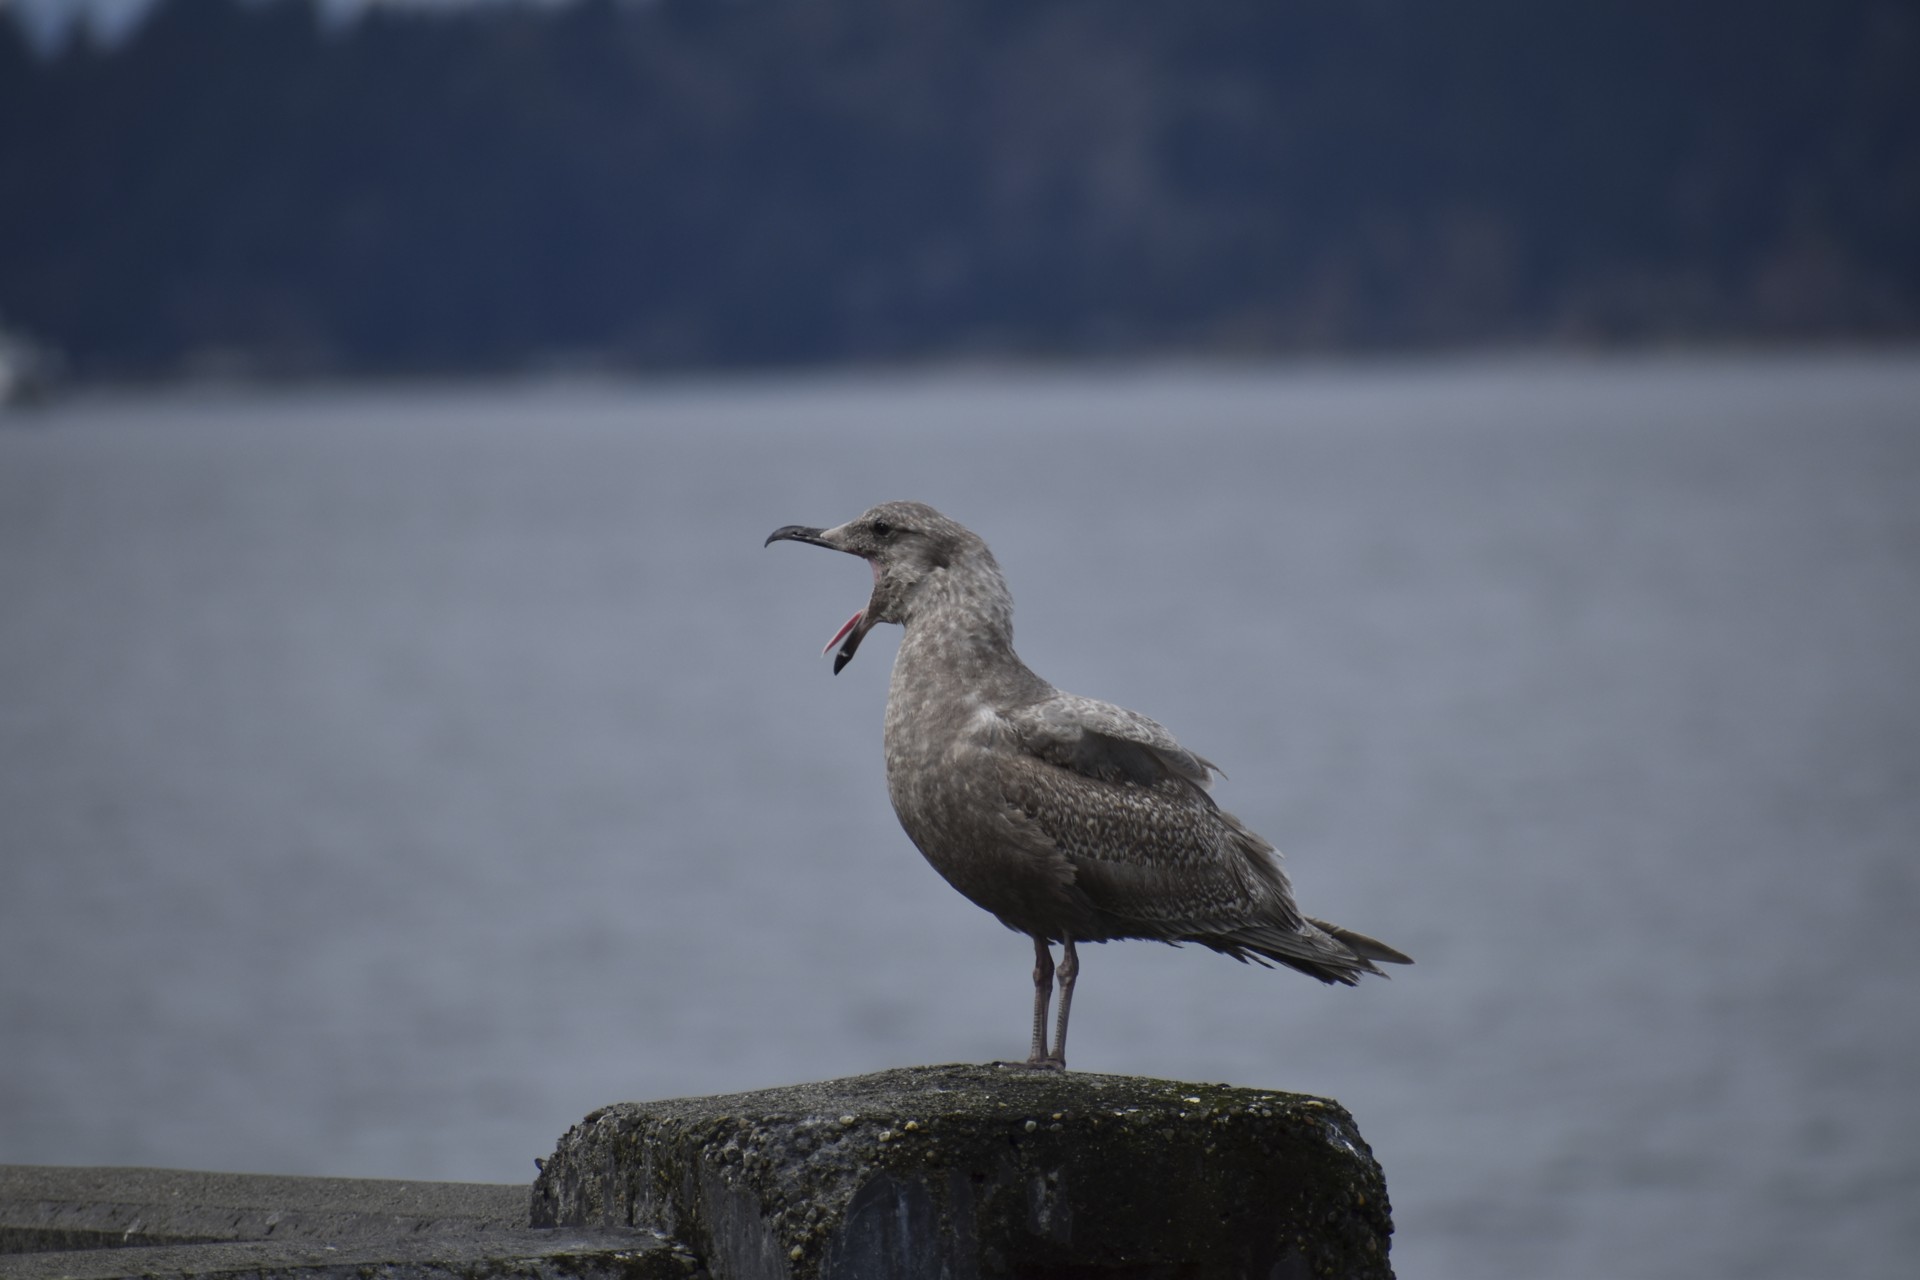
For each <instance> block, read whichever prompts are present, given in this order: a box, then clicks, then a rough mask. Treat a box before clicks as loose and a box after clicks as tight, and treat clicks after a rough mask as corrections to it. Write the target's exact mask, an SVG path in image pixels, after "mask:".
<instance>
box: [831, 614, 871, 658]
mask: <svg viewBox="0 0 1920 1280" xmlns="http://www.w3.org/2000/svg"><path fill="white" fill-rule="evenodd" d="M866 616H867V611H866V610H865V609H862V610H861V611H860V612H858V613H856V614H854V615H853V616H852V617H851V618H848V619H847V624H846V625H845V626H844V627H841V628H840V629H839V630H838V631H836V632H834V633H833V639H831V640H829V641H827V644H826V648H825V649H822V650H820V656H821V657H823V658H824V657H826V656H827V650H828V649H831V648H833V646H835V645H837V644H839V643H840V642H841V641H842V640H845V639H846V638H847V632H849V631H851V630H853V629H854V628H855V627H857V626H859V625H860V619H862V618H864V617H866ZM854 643H855V644H858V643H860V642H859V641H858V640H856V641H854ZM848 656H849V657H851V656H852V655H851V654H849V655H848Z"/></svg>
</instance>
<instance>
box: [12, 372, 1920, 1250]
mask: <svg viewBox="0 0 1920 1280" xmlns="http://www.w3.org/2000/svg"><path fill="white" fill-rule="evenodd" d="M901 497H911V498H918V499H922V500H925V501H929V502H932V503H934V504H935V505H936V506H939V507H941V508H942V509H944V510H946V511H947V512H948V513H949V514H951V515H953V516H954V517H956V518H958V519H960V520H962V521H963V522H965V523H967V524H969V525H971V526H972V527H974V528H975V529H977V530H978V531H980V532H981V533H982V534H984V535H985V536H986V537H987V538H988V540H989V541H990V542H991V543H992V544H993V546H994V548H995V549H996V551H997V552H998V554H999V557H1000V560H1001V562H1002V564H1003V566H1004V567H1005V569H1006V571H1007V574H1008V578H1009V580H1010V582H1011V584H1012V587H1013V590H1014V594H1015V598H1016V600H1017V602H1018V603H1019V609H1020V611H1019V623H1020V630H1019V639H1020V648H1021V653H1022V655H1023V656H1024V657H1025V658H1026V659H1027V661H1028V662H1029V663H1030V664H1031V665H1032V666H1033V667H1034V668H1035V669H1036V670H1038V671H1039V672H1040V673H1041V674H1043V675H1045V676H1047V677H1048V678H1049V679H1051V680H1053V681H1054V682H1055V683H1057V684H1059V685H1061V686H1062V687H1064V688H1068V689H1071V690H1073V691H1075V692H1079V693H1085V694H1090V695H1093V696H1097V697H1105V698H1109V699H1112V700H1115V701H1119V702H1122V703H1124V704H1126V705H1129V706H1132V707H1135V708H1137V709H1139V710H1141V711H1144V712H1146V713H1147V714H1149V715H1152V716H1154V717H1155V718H1157V719H1159V720H1161V721H1162V722H1163V723H1165V724H1166V725H1168V726H1169V727H1170V728H1171V729H1172V730H1173V731H1174V732H1175V733H1177V734H1178V735H1180V736H1181V738H1182V739H1183V740H1184V741H1185V742H1186V743H1187V744H1188V745H1190V746H1191V747H1193V748H1194V749H1195V750H1198V751H1200V752H1202V753H1203V754H1205V755H1207V756H1210V757H1211V758H1213V759H1215V760H1217V761H1219V762H1220V763H1221V765H1222V766H1223V767H1224V768H1225V769H1226V770H1227V773H1228V774H1229V778H1230V780H1229V781H1227V782H1225V783H1222V784H1221V785H1220V786H1219V787H1218V788H1217V790H1216V795H1217V796H1218V797H1219V799H1220V800H1221V802H1222V803H1223V804H1224V805H1225V806H1226V807H1228V808H1230V809H1232V810H1234V811H1235V812H1237V813H1238V814H1240V815H1241V817H1243V818H1244V819H1246V820H1247V821H1248V822H1249V823H1250V824H1251V825H1252V826H1253V827H1254V828H1255V829H1257V830H1259V831H1261V832H1262V833H1263V834H1265V835H1266V836H1268V837H1269V838H1270V839H1272V840H1273V841H1274V842H1275V843H1276V844H1278V845H1279V846H1280V847H1281V848H1282V849H1283V850H1285V851H1286V852H1287V854H1288V867H1289V870H1290V872H1291V874H1292V875H1293V877H1294V880H1295V884H1296V887H1297V888H1298V890H1299V895H1300V898H1301V901H1302V903H1303V904H1304V905H1305V907H1306V908H1307V909H1308V910H1309V911H1311V912H1312V913H1313V914H1315V915H1319V916H1324V917H1326V918H1329V919H1333V920H1337V921H1340V922H1341V923H1344V924H1347V925H1351V926H1353V927H1355V928H1358V929H1361V930H1364V931H1366V932H1368V933H1373V934H1376V935H1378V936H1380V937H1382V938H1385V939H1387V940H1389V941H1391V942H1392V943H1394V944H1395V945H1397V946H1400V947H1402V948H1403V949H1405V950H1407V951H1409V952H1411V953H1412V954H1413V955H1414V956H1416V957H1417V958H1418V960H1419V964H1418V965H1417V966H1416V967H1415V968H1413V969H1411V970H1407V971H1397V972H1396V975H1395V979H1394V981H1392V982H1391V983H1385V982H1369V983H1368V984H1367V985H1366V986H1364V987H1362V988H1359V989H1354V990H1346V989H1330V988H1322V987H1320V986H1319V985H1318V984H1316V983H1313V982H1310V981H1308V980H1306V979H1304V978H1302V977H1300V976H1298V975H1294V974H1290V973H1272V972H1266V971H1262V970H1258V969H1254V968H1250V967H1244V966H1240V965H1236V964H1234V963H1232V962H1231V961H1229V960H1227V959H1225V958H1223V957H1220V956H1216V955H1213V954H1211V953H1208V952H1204V951H1196V950H1194V949H1191V948H1189V949H1185V950H1180V951H1175V950H1171V949H1168V948H1164V947H1158V946H1153V945H1149V944H1144V943H1123V944H1115V945H1111V946H1105V947H1094V948H1089V949H1088V950H1087V951H1086V952H1085V953H1084V956H1083V973H1082V979H1081V982H1080V986H1079V990H1078V993H1077V998H1076V1003H1075V1013H1074V1034H1073V1061H1074V1065H1075V1067H1077V1068H1082V1069H1086V1070H1091V1071H1112V1072H1132V1073H1139V1074H1152V1075H1162V1076H1171V1077H1177V1078H1187V1079H1197V1080H1217V1081H1229V1082H1234V1083H1241V1084H1248V1085H1258V1086H1263V1087H1275V1088H1287V1089H1302V1090H1310V1091H1315V1092H1320V1093H1325V1094H1329V1095H1332V1096H1335V1097H1338V1098H1340V1099H1341V1100H1342V1101H1344V1102H1345V1103H1346V1104H1347V1105H1349V1106H1350V1107H1351V1108H1352V1109H1353V1111H1354V1112H1355V1114H1356V1116H1357V1117H1358V1119H1359V1121H1360V1124H1361V1127H1362V1129H1363V1131H1364V1132H1365V1134H1366V1135H1367V1137H1368V1139H1369V1140H1370V1141H1371V1143H1372V1144H1373V1147H1374V1149H1375V1151H1376V1153H1377V1154H1378V1155H1379V1157H1380V1158H1381V1160H1382V1162H1383V1164H1384V1166H1385V1168H1386V1170H1387V1175H1388V1181H1389V1185H1390V1187H1391V1188H1392V1191H1393V1198H1394V1209H1395V1218H1396V1222H1397V1224H1398V1228H1399V1235H1398V1236H1397V1238H1396V1244H1395V1258H1396V1261H1397V1265H1398V1267H1399V1269H1400V1272H1401V1274H1402V1275H1404V1276H1407V1277H1409V1278H1410V1280H1411V1278H1413V1277H1460V1278H1462V1280H1465V1278H1466V1277H1476V1278H1487V1277H1512V1278H1514V1280H1543V1278H1553V1277H1565V1278H1567V1280H1606V1278H1608V1277H1668V1276H1671V1277H1682V1276H1686V1277H1720V1276H1725V1277H1736V1276H1737V1277H1804V1276H1811V1275H1831V1276H1849V1277H1868V1278H1878V1277H1889V1278H1891V1277H1894V1276H1905V1275H1907V1274H1909V1273H1910V1268H1911V1265H1912V1258H1913V1257H1914V1256H1915V1254H1916V1252H1920V1209H1917V1208H1916V1206H1920V1091H1916V1089H1915V1086H1914V1084H1913V1078H1914V1073H1915V1063H1916V1062H1920V998H1917V997H1916V994H1915V993H1916V978H1920V929H1916V927H1915V918H1916V910H1917V909H1920V864H1917V863H1916V853H1920V679H1916V676H1920V660H1917V659H1916V655H1920V360H1916V359H1915V358H1913V357H1912V356H1911V355H1889V356H1880V357H1866V356H1827V357H1811V356H1809V357H1801V358H1793V359H1782V358H1768V359H1759V358H1755V359H1735V358H1726V359H1701V360H1678V359H1674V360H1641V361H1595V362H1526V361H1494V360H1486V361H1474V362H1464V363H1457V364H1450V363H1432V364H1405V365H1371V366H1354V367H1338V366H1334V367H1326V368H1315V367H1302V368H1290V369H1273V370H1258V369H1221V368H1209V367H1193V368H1184V367H1159V368H1153V369H1148V370H1142V371H1130V370H1124V369H1107V370H1094V371H1085V372H1064V373H1035V372H1017V371H1016V372H1004V371H986V370H982V371H971V372H968V371H962V372H944V373H930V374H919V375H908V374H898V375H872V376H864V377H858V376H836V377H822V378H799V377H795V378H765V379H759V380H748V381H736V382H714V383H698V382H686V383H664V384H658V385H643V386H627V385H598V384H570V385H528V386H502V387H482V388H474V387H422V388H397V389H394V388H389V389H375V390H354V389H346V390H318V391H280V392H238V391H233V392H219V391H204V390H203V391H179V392H171V393H165V394H158V395H150V396H134V395H131V394H129V395H123V396H114V397H94V398H86V399H80V400H75V401H72V402H69V403H67V404H65V405H59V406H54V407H51V408H48V409H46V410H44V411H41V412H37V413H35V414H33V415H31V416H21V415H17V414H16V415H15V416H13V417H10V418H0V1161H11V1162H49V1163H70V1164H87V1163H101V1164H144V1165H163V1166H179V1167H189V1168H205V1169H221V1170H235V1171H262V1172H274V1173H314V1174H343V1175H361V1176H391V1177H406V1178H453V1179H479V1180H487V1181H528V1180H530V1179H531V1178H532V1176H533V1173H534V1169H533V1163H532V1161H533V1157H534V1156H536V1155H541V1154H544V1153H545V1152H546V1151H547V1150H549V1149H550V1147H551V1146H552V1143H553V1140H554V1139H555V1137H556V1136H557V1135H558V1134H559V1133H560V1132H561V1131H563V1130H564V1129H565V1128H566V1127H567V1126H568V1125H569V1124H571V1123H572V1122H573V1121H575V1120H577V1119H578V1118H579V1117H580V1116H581V1115H583V1114H584V1113H585V1112H587V1111H588V1110H590V1109H591V1108H593V1107H595V1106H598V1105H600V1104H603V1103H607V1102H612V1101H617V1100H622V1099H639V1098H651V1097H664V1096H672V1095H681V1094H691V1093H710V1092H718V1091H725V1090H734V1089H744V1088H751V1087H757V1086H765V1085H774V1084H783V1083H789V1082H793V1081H797V1080H802V1079H809V1078H822V1077H828V1076H833V1075H842V1074H852V1073H857V1072H863V1071H869V1070H874V1069H878V1068H881V1067H886V1066H895V1065H903V1064H911V1063H926V1062H943V1061H953V1060H966V1061H985V1060H988V1059H993V1058H999V1057H1008V1056H1018V1055H1019V1054H1021V1053H1022V1052H1023V1051H1024V1046H1025V1031H1026V1028H1025V1022H1026V1017H1027V1010H1028V1001H1029V997H1030V987H1029V983H1028V977H1027V974H1028V969H1029V967H1030V964H1031V955H1030V952H1029V950H1028V948H1027V946H1026V944H1025V942H1024V941H1023V940H1022V939H1020V938H1018V937H1016V936H1014V935H1012V934H1009V933H1007V932H1006V931H1004V930H1003V929H1001V928H1000V927H999V926H998V925H997V924H996V923H995V922H994V921H993V920H992V919H991V917H989V916H986V915H985V914H983V913H981V912H980V911H978V910H976V909H975V908H974V907H972V906H970V905H969V904H968V903H967V902H965V901H964V900H963V899H961V898H960V897H958V896H957V895H955V894H954V893H953V892H952V891H951V890H949V889H948V888H947V887H946V886H945V885H944V884H943V883H942V882H941V881H940V880H939V879H938V878H937V877H936V876H935V875H934V874H933V873H932V872H930V871H929V870H928V869H927V868H926V867H925V866H924V864H922V863H921V861H920V859H919V857H918V855H917V854H915V853H914V851H913V849H912V848H911V846H910V845H908V843H907V842H906V839H905V837H904V836H902V835H901V833H900V832H899V830H898V828H897V826H896V825H895V823H894V820H893V817H892V814H891V812H890V811H889V809H888V807H887V801H886V795H885V789H884V784H883V781H882V777H881V761H880V751H879V731H880V712H881V707H882V705H883V702H884V699H885V688H886V676H887V667H888V664H889V662H890V660H891V656H892V650H893V647H894V645H895V643H896V636H897V632H893V631H891V629H883V630H882V631H880V632H876V633H875V634H874V636H873V637H871V638H870V639H869V640H868V642H867V644H866V646H865V647H864V648H863V649H862V651H861V653H860V656H859V658H858V660H857V661H855V662H854V664H853V665H852V666H850V667H849V668H848V669H847V671H846V672H845V673H844V674H842V675H841V676H840V677H838V678H837V679H836V678H834V677H832V676H831V675H829V666H828V664H827V663H826V662H825V661H823V660H821V659H820V658H819V657H818V656H817V651H818V648H819V646H820V645H821V644H822V643H823V642H825V640H826V639H827V637H828V636H829V635H830V634H831V633H832V632H833V630H834V628H835V627H836V626H838V625H839V623H840V622H842V621H843V620H844V619H845V618H846V617H847V615H848V614H850V613H851V612H852V611H853V610H854V609H855V608H857V607H859V606H860V605H861V604H862V603H863V602H864V600H865V594H866V588H867V585H868V580H867V575H866V572H865V569H864V567H863V566H861V565H859V564H857V563H854V562H853V561H851V560H847V559H845V558H843V557H838V556H834V555H832V554H830V553H827V552H824V551H819V550H816V549H813V548H806V547H800V546H795V545H790V544H781V545H777V546H775V547H772V548H767V549H762V547H761V540H762V539H763V538H764V537H765V535H766V534H767V533H768V532H769V531H770V530H771V529H773V528H774V527H775V526H777V525H782V524H788V523H808V524H830V523H837V522H838V521H841V520H844V519H846V518H848V517H850V516H852V515H854V514H856V513H857V512H859V511H860V510H861V509H862V508H864V507H866V506H867V505H869V504H871V503H873V502H875V501H879V500H881V499H887V498H901Z"/></svg>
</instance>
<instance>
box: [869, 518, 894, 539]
mask: <svg viewBox="0 0 1920 1280" xmlns="http://www.w3.org/2000/svg"><path fill="white" fill-rule="evenodd" d="M892 532H893V526H892V525H890V524H888V523H887V522H886V521H885V520H875V521H874V522H873V536H874V537H876V538H884V537H886V536H887V535H888V534H890V533H892Z"/></svg>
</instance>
